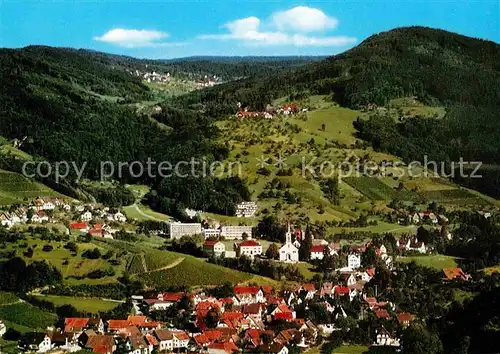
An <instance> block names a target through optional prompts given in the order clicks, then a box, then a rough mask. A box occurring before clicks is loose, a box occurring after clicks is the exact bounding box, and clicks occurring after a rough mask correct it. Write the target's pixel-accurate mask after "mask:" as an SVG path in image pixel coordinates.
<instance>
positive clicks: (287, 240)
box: [285, 223, 292, 244]
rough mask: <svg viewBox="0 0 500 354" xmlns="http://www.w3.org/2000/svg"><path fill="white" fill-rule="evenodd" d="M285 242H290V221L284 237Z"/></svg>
mask: <svg viewBox="0 0 500 354" xmlns="http://www.w3.org/2000/svg"><path fill="white" fill-rule="evenodd" d="M287 243H292V231H290V223H288V231H287V233H286V238H285V244H287Z"/></svg>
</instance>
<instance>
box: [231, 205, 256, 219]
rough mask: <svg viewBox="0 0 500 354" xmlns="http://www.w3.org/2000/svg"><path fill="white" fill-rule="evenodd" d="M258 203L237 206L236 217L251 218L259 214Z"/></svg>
mask: <svg viewBox="0 0 500 354" xmlns="http://www.w3.org/2000/svg"><path fill="white" fill-rule="evenodd" d="M257 209H258V205H257V202H243V203H240V204H238V205H237V206H236V216H237V217H239V218H241V217H244V218H251V217H253V216H254V215H255V213H256V212H257Z"/></svg>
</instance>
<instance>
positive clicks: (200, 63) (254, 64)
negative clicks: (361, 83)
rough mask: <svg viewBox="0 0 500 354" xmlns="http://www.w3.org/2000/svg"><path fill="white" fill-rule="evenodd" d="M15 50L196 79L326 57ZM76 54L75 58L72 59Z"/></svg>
mask: <svg viewBox="0 0 500 354" xmlns="http://www.w3.org/2000/svg"><path fill="white" fill-rule="evenodd" d="M17 52H21V53H24V54H35V55H39V56H41V57H45V58H48V59H56V60H67V59H70V58H71V61H74V62H66V64H69V65H72V66H74V65H76V66H79V65H80V64H81V61H79V60H78V58H79V59H80V60H84V61H86V62H87V63H92V65H99V66H101V67H102V66H105V67H107V68H110V69H113V70H115V71H116V70H118V71H126V72H134V71H135V70H139V71H140V72H151V71H157V72H159V73H165V74H166V73H170V74H171V75H172V76H174V77H178V78H187V79H192V80H197V79H200V78H203V77H204V76H205V75H207V76H214V75H215V76H217V77H218V78H219V79H220V80H221V81H224V82H227V81H231V80H234V79H239V78H244V77H250V76H258V75H260V76H263V75H270V74H273V73H276V72H280V71H284V70H291V69H295V68H298V67H301V66H304V65H306V64H310V63H314V62H318V61H320V60H322V59H324V58H325V57H317V56H285V57H210V56H207V57H204V56H202V57H187V58H178V59H168V60H163V59H158V60H152V59H138V58H133V57H129V56H124V55H116V54H109V53H102V52H97V51H93V50H87V49H73V48H54V47H46V46H29V47H26V48H23V49H20V50H17ZM75 58H77V60H75Z"/></svg>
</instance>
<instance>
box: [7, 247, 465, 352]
mask: <svg viewBox="0 0 500 354" xmlns="http://www.w3.org/2000/svg"><path fill="white" fill-rule="evenodd" d="M377 254H378V255H380V257H381V258H382V259H384V258H387V257H389V256H387V255H386V254H385V253H384V250H383V248H382V247H381V249H378V250H377ZM358 262H359V258H356V259H354V258H353V259H352V260H350V265H349V267H348V268H349V270H344V271H343V272H342V273H341V275H340V278H339V282H338V283H336V284H334V283H331V282H325V283H323V284H322V285H321V286H320V287H317V286H316V285H315V284H313V283H304V284H296V285H291V286H285V287H284V288H283V289H282V290H277V289H274V288H273V287H272V286H268V285H245V286H238V285H237V286H234V287H233V288H228V287H225V289H224V291H225V292H226V293H225V294H224V296H219V297H217V296H214V295H210V294H209V293H208V292H206V291H205V290H203V289H201V290H199V291H196V292H159V293H157V294H156V296H154V297H144V296H142V295H141V296H138V295H135V296H132V297H131V298H130V299H129V300H130V301H131V303H132V304H133V309H134V313H135V314H130V315H129V316H128V317H127V318H126V319H112V318H111V319H107V320H104V319H101V318H99V317H86V318H65V319H64V326H63V327H61V328H48V329H47V331H45V332H43V333H41V332H40V333H26V334H24V335H23V336H22V338H21V339H20V342H19V343H20V344H19V345H20V346H19V347H20V349H21V350H23V351H30V352H37V353H46V352H49V351H53V350H59V351H64V352H77V351H80V350H82V349H85V350H89V351H92V352H94V353H101V354H108V353H109V354H110V353H114V352H120V353H130V354H151V353H153V352H165V353H180V352H183V353H208V354H224V353H227V354H230V353H235V352H245V353H273V354H288V353H289V352H291V348H294V350H298V352H301V351H304V350H307V349H308V348H311V347H314V346H316V345H317V344H318V343H321V341H322V339H323V338H326V337H328V336H329V335H331V334H332V333H335V332H337V331H342V330H345V328H343V327H342V325H340V323H342V319H345V318H346V317H347V314H346V308H347V307H349V306H350V305H351V304H353V303H354V302H357V303H358V304H359V306H360V307H359V312H358V313H357V316H358V317H359V318H360V319H362V318H364V317H369V316H372V317H373V318H374V319H376V321H377V322H376V323H378V327H377V328H375V331H374V333H375V335H374V340H373V344H372V346H373V347H383V348H392V349H394V350H395V352H397V350H398V349H399V347H400V344H401V343H400V338H399V337H398V336H397V334H396V332H397V331H396V330H394V328H401V329H404V328H406V327H407V326H409V325H410V323H411V322H413V321H418V318H417V316H415V315H414V314H411V313H407V312H402V311H399V310H398V308H397V306H395V304H393V303H391V302H387V301H379V300H378V299H377V297H376V296H370V295H368V294H367V293H365V292H364V291H363V285H364V284H366V283H367V282H369V281H370V280H371V278H372V277H373V276H374V274H375V272H376V269H365V270H359V269H358V268H359V264H358ZM356 269H358V270H356ZM457 279H458V280H462V281H466V280H467V279H468V276H467V275H466V274H465V273H464V272H463V271H461V270H460V269H447V270H445V271H444V272H443V282H447V281H453V280H457ZM207 290H208V291H210V289H207ZM212 290H213V289H212ZM304 306H306V307H304ZM308 306H311V307H312V308H314V310H311V309H309V310H308ZM304 311H306V312H307V313H309V314H310V312H311V311H313V312H317V313H316V314H315V315H314V316H313V317H314V318H315V319H308V318H305V317H303V316H304ZM350 311H352V310H350ZM166 313H178V316H180V317H181V318H182V319H183V321H185V322H184V323H185V325H186V326H185V327H187V328H189V330H186V329H185V328H184V329H180V328H175V327H174V326H173V324H172V323H168V322H164V321H161V320H158V319H160V318H162V315H161V314H166ZM395 326H396V327H395ZM387 328H393V330H388V329H387ZM3 331H4V333H5V326H4V327H3ZM294 352H297V351H294Z"/></svg>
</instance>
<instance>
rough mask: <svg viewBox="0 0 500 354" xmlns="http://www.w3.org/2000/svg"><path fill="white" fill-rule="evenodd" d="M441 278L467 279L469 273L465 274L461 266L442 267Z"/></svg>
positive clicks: (448, 279)
mask: <svg viewBox="0 0 500 354" xmlns="http://www.w3.org/2000/svg"><path fill="white" fill-rule="evenodd" d="M443 275H444V277H443V279H444V280H447V281H450V280H453V279H458V280H468V279H469V275H467V274H465V272H464V271H463V270H462V268H458V267H454V268H444V269H443Z"/></svg>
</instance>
